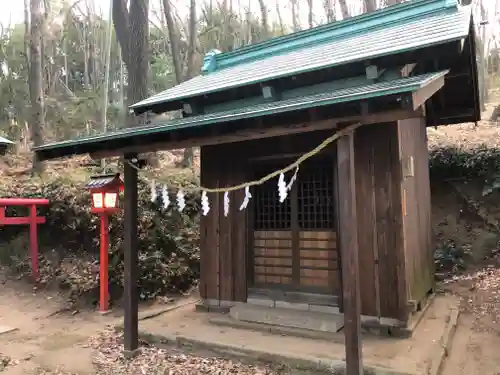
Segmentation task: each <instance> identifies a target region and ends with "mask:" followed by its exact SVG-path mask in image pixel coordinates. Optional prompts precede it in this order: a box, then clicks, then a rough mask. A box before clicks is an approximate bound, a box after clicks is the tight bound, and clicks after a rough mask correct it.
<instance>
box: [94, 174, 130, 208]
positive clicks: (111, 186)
mask: <svg viewBox="0 0 500 375" xmlns="http://www.w3.org/2000/svg"><path fill="white" fill-rule="evenodd" d="M86 187H87V188H89V189H90V196H91V202H92V212H95V213H98V214H102V213H114V212H117V211H119V210H120V208H119V197H120V191H122V190H123V181H122V180H121V178H120V174H119V173H117V174H112V175H103V176H95V177H91V180H90V182H89V183H88V184H87V186H86Z"/></svg>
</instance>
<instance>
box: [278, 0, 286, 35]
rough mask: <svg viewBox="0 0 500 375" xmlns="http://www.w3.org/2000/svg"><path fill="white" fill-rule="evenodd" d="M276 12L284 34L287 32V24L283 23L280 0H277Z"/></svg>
mask: <svg viewBox="0 0 500 375" xmlns="http://www.w3.org/2000/svg"><path fill="white" fill-rule="evenodd" d="M276 14H277V16H278V23H279V25H280V30H281V34H284V33H285V24H284V23H283V17H282V16H281V10H280V6H279V0H276Z"/></svg>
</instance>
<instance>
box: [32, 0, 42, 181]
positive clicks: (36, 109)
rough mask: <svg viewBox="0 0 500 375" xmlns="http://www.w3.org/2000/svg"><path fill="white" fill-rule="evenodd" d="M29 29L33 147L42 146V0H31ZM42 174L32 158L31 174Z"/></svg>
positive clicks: (39, 164)
mask: <svg viewBox="0 0 500 375" xmlns="http://www.w3.org/2000/svg"><path fill="white" fill-rule="evenodd" d="M30 13H31V27H30V59H31V61H30V72H29V73H30V74H29V88H30V100H31V112H32V120H31V121H32V122H31V132H32V137H33V145H34V146H41V145H42V144H43V128H44V108H43V81H42V51H41V49H42V24H43V9H42V0H31V4H30ZM41 172H43V164H42V163H41V162H40V161H39V160H38V159H37V158H36V157H35V156H33V173H35V174H40V173H41Z"/></svg>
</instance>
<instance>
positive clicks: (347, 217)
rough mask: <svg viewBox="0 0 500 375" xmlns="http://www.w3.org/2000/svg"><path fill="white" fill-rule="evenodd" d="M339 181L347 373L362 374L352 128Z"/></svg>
mask: <svg viewBox="0 0 500 375" xmlns="http://www.w3.org/2000/svg"><path fill="white" fill-rule="evenodd" d="M337 184H338V206H339V207H338V226H339V228H338V231H339V240H340V259H341V264H342V289H343V292H342V296H343V308H344V335H345V351H346V375H361V374H363V359H362V347H361V296H360V290H359V262H358V234H357V233H358V223H357V219H356V192H355V184H356V182H355V174H354V133H352V132H351V133H350V134H347V135H345V136H342V137H340V138H339V139H338V141H337Z"/></svg>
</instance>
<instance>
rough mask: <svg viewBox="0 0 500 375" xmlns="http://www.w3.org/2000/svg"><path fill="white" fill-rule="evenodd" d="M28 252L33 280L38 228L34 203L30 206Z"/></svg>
mask: <svg viewBox="0 0 500 375" xmlns="http://www.w3.org/2000/svg"><path fill="white" fill-rule="evenodd" d="M29 222H30V253H31V276H32V277H33V281H37V280H38V275H39V273H38V228H37V223H36V204H33V205H31V207H30V218H29Z"/></svg>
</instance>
